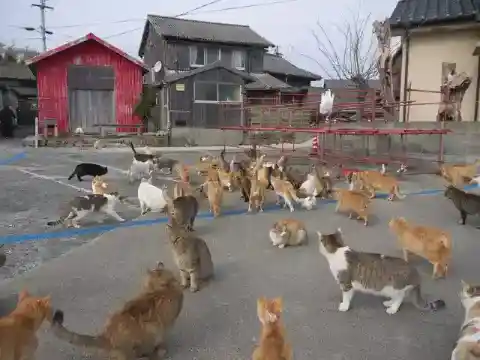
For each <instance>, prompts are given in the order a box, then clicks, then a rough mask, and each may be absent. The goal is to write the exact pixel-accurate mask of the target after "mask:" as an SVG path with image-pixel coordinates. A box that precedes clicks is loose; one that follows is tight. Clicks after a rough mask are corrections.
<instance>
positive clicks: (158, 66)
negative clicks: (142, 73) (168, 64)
mask: <svg viewBox="0 0 480 360" xmlns="http://www.w3.org/2000/svg"><path fill="white" fill-rule="evenodd" d="M162 67H163V64H162V62H161V61H157V62H156V63H155V65H154V66H153V71H154V72H156V73H158V72H160V70H162Z"/></svg>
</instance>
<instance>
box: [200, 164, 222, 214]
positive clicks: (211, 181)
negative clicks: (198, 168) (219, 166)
mask: <svg viewBox="0 0 480 360" xmlns="http://www.w3.org/2000/svg"><path fill="white" fill-rule="evenodd" d="M204 185H205V186H206V187H207V191H206V192H207V199H208V203H209V205H210V212H211V213H213V216H214V217H218V216H220V213H221V208H222V202H223V186H222V183H221V181H220V176H219V175H218V171H217V170H214V169H210V170H209V171H208V176H207V181H206V182H205V183H204ZM202 187H203V185H202Z"/></svg>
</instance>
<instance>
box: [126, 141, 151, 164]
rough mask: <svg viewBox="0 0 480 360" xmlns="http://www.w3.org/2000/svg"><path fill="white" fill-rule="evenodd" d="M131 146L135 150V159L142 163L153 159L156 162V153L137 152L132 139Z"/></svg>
mask: <svg viewBox="0 0 480 360" xmlns="http://www.w3.org/2000/svg"><path fill="white" fill-rule="evenodd" d="M130 147H131V148H132V151H133V160H136V161H138V162H142V163H143V162H147V161H151V162H152V163H153V162H155V158H156V156H155V155H153V154H142V153H137V150H135V147H134V146H133V142H131V141H130Z"/></svg>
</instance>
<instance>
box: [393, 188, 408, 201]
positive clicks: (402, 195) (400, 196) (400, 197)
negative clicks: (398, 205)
mask: <svg viewBox="0 0 480 360" xmlns="http://www.w3.org/2000/svg"><path fill="white" fill-rule="evenodd" d="M393 190H394V191H395V196H396V197H397V198H399V199H400V200H402V199H405V196H406V195H405V194H402V193H401V192H400V188H399V187H398V185H395V188H394V189H393Z"/></svg>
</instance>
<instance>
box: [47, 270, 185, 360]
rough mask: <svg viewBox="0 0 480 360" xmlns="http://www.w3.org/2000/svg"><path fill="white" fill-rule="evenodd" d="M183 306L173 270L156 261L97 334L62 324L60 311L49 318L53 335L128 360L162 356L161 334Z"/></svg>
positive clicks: (170, 325)
mask: <svg viewBox="0 0 480 360" xmlns="http://www.w3.org/2000/svg"><path fill="white" fill-rule="evenodd" d="M182 307H183V289H182V287H181V286H180V283H179V281H178V280H177V279H176V278H175V276H174V275H173V273H172V272H171V271H170V270H168V269H166V268H165V267H164V265H163V263H161V262H159V263H158V264H157V267H156V268H155V269H153V270H148V272H147V276H146V279H145V282H144V286H143V289H142V291H141V293H140V294H139V295H137V296H136V297H135V298H133V299H132V300H130V301H128V302H127V303H126V304H125V305H124V306H123V308H122V309H120V310H118V311H116V312H114V313H113V314H112V315H111V316H110V317H109V319H108V321H107V323H106V324H105V327H104V328H103V330H102V331H101V332H100V334H98V335H93V336H92V335H82V334H77V333H75V332H73V331H70V330H68V329H67V328H65V326H64V325H63V318H64V315H63V312H62V311H56V312H55V315H54V317H53V321H52V330H53V333H54V334H55V336H57V337H58V338H60V339H62V340H65V341H67V342H69V343H70V344H73V345H77V346H84V347H88V348H95V349H98V350H100V351H104V352H105V353H106V354H108V355H109V356H110V357H111V358H115V359H118V360H130V359H136V358H140V357H149V358H151V359H160V358H162V357H163V356H164V355H165V354H166V352H167V350H166V347H165V343H164V341H165V334H166V332H167V331H168V330H169V329H170V328H171V327H172V326H173V325H174V324H175V321H176V320H177V318H178V315H179V314H180V311H181V310H182Z"/></svg>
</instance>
